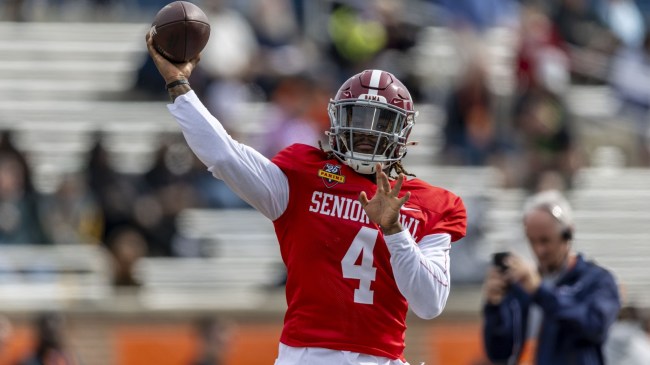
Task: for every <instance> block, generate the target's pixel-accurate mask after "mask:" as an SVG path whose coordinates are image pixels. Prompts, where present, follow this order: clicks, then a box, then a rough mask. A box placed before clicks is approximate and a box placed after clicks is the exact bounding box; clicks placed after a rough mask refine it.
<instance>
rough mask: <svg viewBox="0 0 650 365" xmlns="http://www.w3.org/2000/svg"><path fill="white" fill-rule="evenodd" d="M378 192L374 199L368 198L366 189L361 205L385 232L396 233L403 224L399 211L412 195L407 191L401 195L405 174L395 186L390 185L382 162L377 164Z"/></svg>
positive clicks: (362, 195) (361, 196) (360, 197)
mask: <svg viewBox="0 0 650 365" xmlns="http://www.w3.org/2000/svg"><path fill="white" fill-rule="evenodd" d="M376 170H377V175H376V179H377V192H376V193H375V196H373V197H372V199H368V195H366V192H365V191H362V192H361V194H359V201H360V202H361V206H362V207H363V209H364V210H365V211H366V214H367V215H368V219H370V221H372V222H374V223H376V224H378V225H379V227H381V230H382V232H384V234H395V233H398V232H401V231H402V225H401V223H400V221H399V218H400V216H399V211H400V208H401V207H402V205H404V203H406V202H407V201H408V200H409V198H410V197H411V193H410V192H407V193H406V194H404V196H402V197H401V198H400V197H399V193H400V190H401V189H402V183H403V182H404V174H400V175H399V176H398V177H397V182H396V183H395V186H394V187H393V188H391V187H390V182H389V180H388V175H386V173H385V172H384V171H382V169H381V164H379V163H378V164H377V166H376Z"/></svg>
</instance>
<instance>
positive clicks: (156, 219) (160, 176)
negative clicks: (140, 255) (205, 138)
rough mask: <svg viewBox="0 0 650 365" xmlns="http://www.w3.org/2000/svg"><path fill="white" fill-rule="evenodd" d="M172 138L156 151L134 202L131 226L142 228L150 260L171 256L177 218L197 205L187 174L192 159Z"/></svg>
mask: <svg viewBox="0 0 650 365" xmlns="http://www.w3.org/2000/svg"><path fill="white" fill-rule="evenodd" d="M180 138H181V136H180V135H179V136H174V137H172V138H171V139H169V140H167V141H165V142H163V143H162V144H161V146H160V148H159V149H158V153H157V157H156V160H155V162H154V165H153V166H152V168H151V169H150V170H149V171H147V172H146V173H145V174H144V176H143V183H144V185H143V189H142V192H141V194H140V196H138V198H137V199H136V201H135V204H134V206H133V208H134V218H135V222H137V224H138V225H139V226H140V227H142V229H143V233H144V235H145V237H146V238H147V242H148V244H149V248H148V251H149V255H150V256H174V255H175V248H174V247H175V246H176V245H179V243H178V242H177V240H178V239H179V236H178V228H177V222H176V220H177V216H178V214H179V213H180V212H181V211H182V210H184V209H187V208H190V207H195V206H197V205H198V200H197V198H198V193H197V191H196V188H195V186H194V183H193V181H192V180H191V179H190V176H191V175H190V172H191V171H192V168H193V166H194V158H193V156H192V153H191V151H190V150H189V147H187V145H186V144H185V143H183V142H180Z"/></svg>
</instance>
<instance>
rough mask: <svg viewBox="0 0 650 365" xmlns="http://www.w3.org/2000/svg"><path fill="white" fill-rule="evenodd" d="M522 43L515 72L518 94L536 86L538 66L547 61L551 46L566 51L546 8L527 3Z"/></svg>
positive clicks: (522, 27) (523, 19)
mask: <svg viewBox="0 0 650 365" xmlns="http://www.w3.org/2000/svg"><path fill="white" fill-rule="evenodd" d="M519 34H520V36H519V44H518V48H517V52H516V62H515V73H516V78H517V83H516V88H515V94H520V93H522V92H524V91H525V90H527V89H528V88H531V87H536V86H537V84H538V83H539V82H540V80H538V74H537V70H539V69H540V67H541V66H540V64H541V63H542V62H543V61H544V59H543V56H544V54H545V52H547V50H553V51H555V52H565V50H564V48H563V40H562V39H561V38H560V36H559V34H558V33H557V32H556V31H555V28H554V27H553V23H552V22H551V19H550V18H549V17H548V15H547V14H546V12H545V11H544V9H543V8H541V7H539V6H537V5H527V6H523V7H522V8H521V22H520V27H519Z"/></svg>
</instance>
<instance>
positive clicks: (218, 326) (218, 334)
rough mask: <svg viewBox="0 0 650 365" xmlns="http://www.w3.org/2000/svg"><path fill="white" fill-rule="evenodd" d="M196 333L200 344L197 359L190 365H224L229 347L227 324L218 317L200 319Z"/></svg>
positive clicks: (195, 329)
mask: <svg viewBox="0 0 650 365" xmlns="http://www.w3.org/2000/svg"><path fill="white" fill-rule="evenodd" d="M194 331H195V335H196V339H197V342H198V352H197V355H196V357H195V358H194V359H193V360H192V361H191V362H190V363H189V364H188V365H223V364H225V363H226V362H225V351H226V349H227V347H228V341H229V338H228V337H229V333H228V328H226V326H225V324H224V323H223V322H222V321H221V320H220V319H218V318H216V317H211V316H206V317H201V318H199V319H198V320H197V321H196V323H195V325H194Z"/></svg>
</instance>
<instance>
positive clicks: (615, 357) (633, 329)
mask: <svg viewBox="0 0 650 365" xmlns="http://www.w3.org/2000/svg"><path fill="white" fill-rule="evenodd" d="M603 355H604V357H605V363H606V364H616V365H646V364H650V337H648V333H647V332H646V331H645V330H644V329H643V317H642V316H641V313H640V310H639V308H637V307H635V306H626V307H623V308H621V311H620V313H619V316H618V320H617V321H616V322H614V324H613V325H612V328H611V329H610V332H609V337H608V338H607V341H606V342H605V346H604V347H603Z"/></svg>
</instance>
